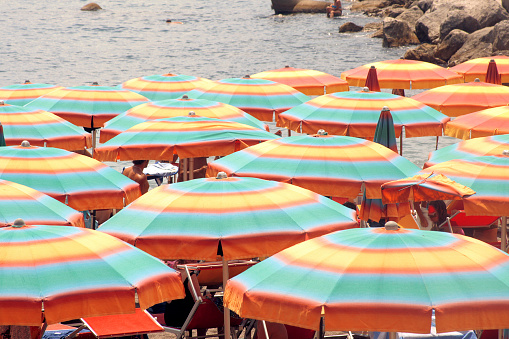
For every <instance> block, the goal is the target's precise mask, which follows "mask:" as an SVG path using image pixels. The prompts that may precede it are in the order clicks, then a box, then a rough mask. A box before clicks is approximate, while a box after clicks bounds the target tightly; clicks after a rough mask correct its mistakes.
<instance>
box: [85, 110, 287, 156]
mask: <svg viewBox="0 0 509 339" xmlns="http://www.w3.org/2000/svg"><path fill="white" fill-rule="evenodd" d="M275 138H277V136H276V135H275V134H272V133H269V132H267V131H264V130H261V129H259V128H256V127H252V126H248V125H244V124H240V123H238V122H233V121H226V120H219V119H212V118H203V117H197V116H194V117H192V116H188V117H175V118H168V119H158V120H150V121H146V122H142V123H141V124H137V125H135V126H133V127H131V128H129V129H128V130H127V131H125V132H122V133H120V134H119V135H117V136H116V137H114V138H112V139H110V140H108V141H107V142H105V143H104V144H102V145H101V146H100V147H98V148H96V149H95V151H94V158H95V159H98V160H100V161H116V160H137V159H138V160H172V159H173V155H174V154H177V155H178V156H179V158H180V159H183V158H196V157H210V156H224V155H227V154H230V153H233V152H236V151H238V150H241V149H243V148H246V147H248V146H251V145H255V144H258V143H260V142H263V141H266V140H271V139H275Z"/></svg>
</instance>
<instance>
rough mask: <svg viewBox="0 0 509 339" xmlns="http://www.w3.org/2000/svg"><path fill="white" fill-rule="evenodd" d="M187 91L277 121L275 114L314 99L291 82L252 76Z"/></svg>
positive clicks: (267, 119)
mask: <svg viewBox="0 0 509 339" xmlns="http://www.w3.org/2000/svg"><path fill="white" fill-rule="evenodd" d="M187 95H188V96H189V97H190V98H193V99H206V100H211V101H219V102H222V103H225V104H229V105H232V106H235V107H238V108H240V109H241V110H243V111H244V112H246V113H248V114H251V115H252V116H254V117H255V118H257V119H259V120H262V121H274V116H276V117H277V115H278V114H279V113H281V112H284V111H286V110H288V109H290V108H292V107H295V106H297V105H300V104H302V103H303V102H306V101H308V100H309V99H310V98H309V97H308V96H307V95H305V94H302V93H301V92H299V91H297V90H296V89H294V88H292V87H290V86H287V85H284V84H280V83H277V82H274V81H270V80H265V79H251V78H250V77H249V76H245V77H244V78H230V79H224V80H219V81H216V82H215V83H214V84H213V85H212V86H211V87H209V88H207V89H198V88H197V89H194V90H192V91H190V92H188V93H187Z"/></svg>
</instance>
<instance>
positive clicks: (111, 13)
mask: <svg viewBox="0 0 509 339" xmlns="http://www.w3.org/2000/svg"><path fill="white" fill-rule="evenodd" d="M96 2H97V3H98V4H99V5H100V6H101V7H102V8H103V10H100V11H94V12H87V11H81V10H80V8H81V7H82V6H84V5H86V4H87V3H89V1H83V0H58V1H48V0H46V1H41V0H23V1H2V16H0V27H1V29H2V46H1V48H0V56H1V57H0V87H2V86H7V85H12V84H19V83H23V82H24V81H25V80H30V81H31V82H32V83H36V82H40V83H49V84H54V85H60V86H81V85H87V84H91V83H92V82H98V83H99V84H100V85H105V86H115V85H118V84H120V83H122V82H124V81H127V80H129V79H132V78H136V77H140V76H146V75H155V74H164V73H176V74H186V75H194V76H199V77H204V78H208V79H211V80H220V79H225V78H238V77H243V76H244V75H248V74H254V73H258V72H261V71H266V70H272V69H277V68H282V67H284V66H285V65H289V66H291V67H295V68H306V69H315V70H319V71H323V72H327V73H330V74H333V75H335V76H338V77H339V76H340V75H341V73H342V72H344V71H346V70H349V69H352V68H355V67H358V66H361V65H364V64H368V63H370V62H374V61H382V60H390V59H398V58H400V57H401V56H402V55H403V54H404V52H405V50H406V48H384V47H382V41H381V40H380V39H375V38H371V37H370V35H371V34H372V32H357V33H339V32H338V28H339V26H340V25H341V24H343V23H345V22H348V21H351V22H354V23H356V24H358V25H361V26H364V25H365V24H366V23H368V22H375V21H379V20H380V18H372V17H367V16H365V15H363V14H362V13H357V12H351V11H350V7H351V4H352V3H351V2H350V1H344V2H343V8H344V11H343V14H344V15H343V16H342V17H339V18H334V19H328V18H326V16H325V14H323V13H317V14H292V15H285V16H282V15H274V11H273V10H272V9H271V1H270V0H227V1H225V0H208V1H204V0H187V1H177V0H173V1H163V0H151V1H141V0H136V1H135V0H130V1H126V0H96ZM167 19H171V20H172V21H177V22H182V24H170V23H167V22H166V21H167ZM352 89H358V88H352ZM383 91H390V90H385V89H383ZM416 93H417V92H416V91H407V96H411V95H413V94H416ZM270 127H271V130H272V131H275V130H276V129H277V128H276V127H275V125H274V124H273V123H272V124H270ZM285 135H287V134H286V133H283V136H285ZM457 141H458V140H457V139H454V138H448V137H441V138H440V142H439V148H440V147H443V146H446V145H449V144H452V143H454V142H457ZM435 142H436V138H435V137H418V138H411V139H405V138H404V139H403V156H405V157H407V158H408V159H409V160H410V161H412V162H414V163H415V164H417V165H418V166H422V165H423V163H424V162H425V161H426V160H427V156H428V153H429V152H430V151H433V150H434V149H435ZM107 164H109V165H110V166H112V167H114V168H116V169H117V170H122V168H123V167H125V166H129V165H130V162H121V163H107Z"/></svg>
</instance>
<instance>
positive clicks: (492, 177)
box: [419, 156, 509, 217]
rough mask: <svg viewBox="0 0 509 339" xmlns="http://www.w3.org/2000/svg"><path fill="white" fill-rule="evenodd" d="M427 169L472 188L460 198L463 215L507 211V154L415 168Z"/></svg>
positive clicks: (425, 170)
mask: <svg viewBox="0 0 509 339" xmlns="http://www.w3.org/2000/svg"><path fill="white" fill-rule="evenodd" d="M430 173H433V174H443V175H445V176H446V177H448V178H449V179H451V180H454V181H456V182H457V183H459V184H462V185H465V186H467V187H470V188H471V189H472V190H474V191H475V192H476V193H475V194H473V195H471V196H470V197H467V198H465V199H463V205H464V207H465V213H466V215H491V216H499V217H500V216H507V215H508V210H507V204H508V203H509V158H508V157H494V156H480V157H471V158H468V159H454V160H448V161H444V162H441V163H438V164H436V165H433V166H430V167H427V168H425V169H423V170H421V171H420V172H419V174H430Z"/></svg>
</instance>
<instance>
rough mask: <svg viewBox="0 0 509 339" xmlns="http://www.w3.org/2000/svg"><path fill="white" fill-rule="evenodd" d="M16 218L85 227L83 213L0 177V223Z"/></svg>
mask: <svg viewBox="0 0 509 339" xmlns="http://www.w3.org/2000/svg"><path fill="white" fill-rule="evenodd" d="M18 218H23V220H25V221H26V222H27V223H29V224H32V225H62V226H76V227H85V222H84V220H83V214H82V213H80V212H77V211H76V210H73V209H72V208H70V207H69V206H66V205H64V204H62V203H61V202H59V201H57V200H55V199H53V198H51V197H50V196H48V195H46V194H44V193H41V192H39V191H36V190H34V189H33V188H30V187H27V186H24V185H20V184H17V183H15V182H10V181H6V180H2V179H0V227H4V226H11V225H12V224H13V223H14V221H15V220H16V219H18Z"/></svg>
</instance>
